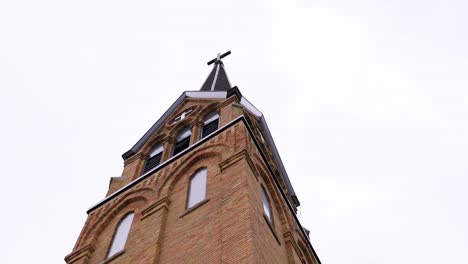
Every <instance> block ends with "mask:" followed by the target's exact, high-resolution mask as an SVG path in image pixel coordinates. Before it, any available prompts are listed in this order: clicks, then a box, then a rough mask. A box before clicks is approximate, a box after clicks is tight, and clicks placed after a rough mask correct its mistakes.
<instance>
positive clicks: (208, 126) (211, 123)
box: [202, 112, 219, 138]
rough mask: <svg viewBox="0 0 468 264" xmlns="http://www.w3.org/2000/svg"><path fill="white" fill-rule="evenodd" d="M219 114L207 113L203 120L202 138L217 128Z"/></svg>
mask: <svg viewBox="0 0 468 264" xmlns="http://www.w3.org/2000/svg"><path fill="white" fill-rule="evenodd" d="M218 127H219V115H218V113H216V112H213V113H211V114H209V115H208V116H207V117H206V119H205V121H203V129H202V138H204V137H206V136H208V135H209V134H211V133H213V132H215V131H216V130H218Z"/></svg>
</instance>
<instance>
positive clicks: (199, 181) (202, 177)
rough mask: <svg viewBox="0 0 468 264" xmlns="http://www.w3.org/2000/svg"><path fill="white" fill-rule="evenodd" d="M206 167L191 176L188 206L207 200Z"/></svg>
mask: <svg viewBox="0 0 468 264" xmlns="http://www.w3.org/2000/svg"><path fill="white" fill-rule="evenodd" d="M206 174H207V173H206V169H201V170H199V171H197V172H196V173H195V174H194V175H193V176H192V178H190V187H189V193H188V199H187V208H191V207H192V206H194V205H196V204H198V203H199V202H202V201H203V200H205V196H206Z"/></svg>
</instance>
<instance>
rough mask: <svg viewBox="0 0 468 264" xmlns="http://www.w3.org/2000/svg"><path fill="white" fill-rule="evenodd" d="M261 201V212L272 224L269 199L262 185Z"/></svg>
mask: <svg viewBox="0 0 468 264" xmlns="http://www.w3.org/2000/svg"><path fill="white" fill-rule="evenodd" d="M261 189H262V203H263V213H264V214H265V216H266V218H267V219H268V222H270V224H273V218H272V215H271V206H270V200H269V199H268V196H267V194H266V191H265V189H264V188H263V186H262V188H261Z"/></svg>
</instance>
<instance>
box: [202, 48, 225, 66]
mask: <svg viewBox="0 0 468 264" xmlns="http://www.w3.org/2000/svg"><path fill="white" fill-rule="evenodd" d="M229 54H231V51H228V52H226V53H224V54H222V55H221V53H218V55H217V56H216V58H214V59H212V60H210V61H209V62H207V64H208V65H211V64H213V63H220V62H221V59H222V58H224V57H226V56H227V55H229Z"/></svg>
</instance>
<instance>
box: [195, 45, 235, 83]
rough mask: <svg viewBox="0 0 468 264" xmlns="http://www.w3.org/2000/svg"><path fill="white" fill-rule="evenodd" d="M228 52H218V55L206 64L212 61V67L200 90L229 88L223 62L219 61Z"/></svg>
mask: <svg viewBox="0 0 468 264" xmlns="http://www.w3.org/2000/svg"><path fill="white" fill-rule="evenodd" d="M229 54H231V52H230V51H228V52H226V53H224V54H223V55H221V54H219V53H218V56H217V57H216V58H215V59H213V60H211V61H209V62H208V65H210V64H213V63H214V67H213V70H212V71H211V73H210V74H209V75H208V78H207V79H206V81H205V83H203V85H202V87H201V89H200V91H227V90H229V89H231V84H230V83H229V80H228V77H227V74H226V71H225V70H224V64H223V62H222V61H221V59H222V58H224V57H226V56H227V55H229Z"/></svg>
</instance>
